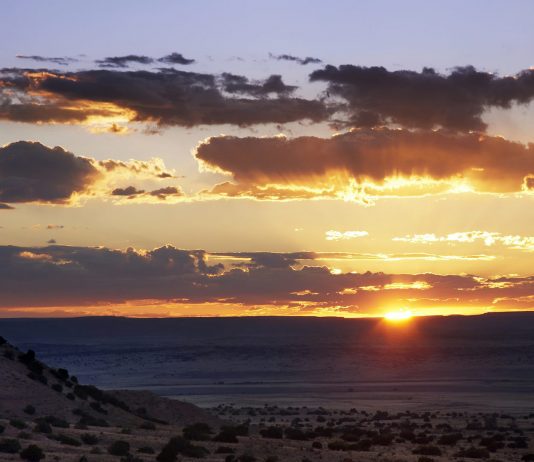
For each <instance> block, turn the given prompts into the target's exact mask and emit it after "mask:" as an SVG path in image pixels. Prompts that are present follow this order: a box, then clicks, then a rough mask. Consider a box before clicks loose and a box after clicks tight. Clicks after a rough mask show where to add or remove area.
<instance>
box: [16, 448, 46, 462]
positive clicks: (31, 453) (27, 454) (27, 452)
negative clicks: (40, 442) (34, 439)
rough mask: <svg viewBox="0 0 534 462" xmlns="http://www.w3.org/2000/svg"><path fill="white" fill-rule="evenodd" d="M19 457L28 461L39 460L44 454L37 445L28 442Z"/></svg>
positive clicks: (34, 461) (36, 461) (35, 461)
mask: <svg viewBox="0 0 534 462" xmlns="http://www.w3.org/2000/svg"><path fill="white" fill-rule="evenodd" d="M20 458H21V459H23V460H28V461H29V462H39V461H40V460H41V459H44V458H45V454H44V452H43V450H42V449H41V448H40V447H39V446H37V445H35V444H30V445H29V446H28V447H27V448H26V449H24V450H22V451H21V453H20Z"/></svg>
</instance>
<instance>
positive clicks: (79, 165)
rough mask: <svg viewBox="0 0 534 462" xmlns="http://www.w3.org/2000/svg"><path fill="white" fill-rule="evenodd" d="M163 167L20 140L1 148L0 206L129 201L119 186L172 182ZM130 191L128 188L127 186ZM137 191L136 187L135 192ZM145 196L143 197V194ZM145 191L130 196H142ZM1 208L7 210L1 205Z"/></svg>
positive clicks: (167, 192) (174, 192)
mask: <svg viewBox="0 0 534 462" xmlns="http://www.w3.org/2000/svg"><path fill="white" fill-rule="evenodd" d="M172 176H173V175H172V173H170V172H169V171H168V170H167V169H166V168H165V165H164V164H163V162H162V161H161V160H159V159H152V160H150V161H139V160H131V161H128V162H124V161H117V160H102V161H99V160H96V159H93V158H89V157H80V156H77V155H75V154H73V153H71V152H69V151H66V150H64V149H63V148H61V147H54V148H50V147H47V146H44V145H43V144H41V143H37V142H29V141H18V142H15V143H11V144H8V145H6V146H3V147H0V202H2V203H12V204H16V203H25V202H31V203H45V204H63V205H69V204H74V203H76V202H77V201H78V200H79V199H81V198H84V197H85V198H88V197H108V198H111V197H112V196H117V195H118V196H122V195H126V196H130V194H120V193H119V194H117V191H126V192H127V191H128V188H126V189H123V190H121V189H120V188H119V189H117V188H116V189H113V191H112V190H111V188H112V186H113V185H114V184H117V183H121V182H124V181H131V180H137V181H141V180H153V181H158V180H162V179H166V178H172ZM130 188H131V187H130ZM134 189H135V188H134ZM141 193H143V194H141ZM144 193H145V191H140V192H139V191H137V190H135V193H134V192H132V193H131V196H136V197H137V196H142V195H145V194H144ZM148 195H149V196H150V197H153V198H159V199H165V198H166V197H167V196H173V197H175V196H178V195H181V191H180V190H179V189H178V188H176V187H166V188H159V189H156V190H155V191H151V192H149V193H148ZM0 208H4V209H8V208H10V206H7V205H6V204H4V207H0Z"/></svg>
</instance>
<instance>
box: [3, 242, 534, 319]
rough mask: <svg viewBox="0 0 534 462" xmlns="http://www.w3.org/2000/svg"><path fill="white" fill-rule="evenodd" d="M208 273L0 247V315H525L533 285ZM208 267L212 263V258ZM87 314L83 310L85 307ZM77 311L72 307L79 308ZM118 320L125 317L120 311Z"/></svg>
mask: <svg viewBox="0 0 534 462" xmlns="http://www.w3.org/2000/svg"><path fill="white" fill-rule="evenodd" d="M240 258H241V260H242V263H241V264H239V265H238V266H236V265H233V266H231V265H226V266H224V265H222V264H221V263H217V264H214V263H213V262H212V258H210V256H209V255H208V254H206V253H205V252H204V251H200V250H195V251H187V250H180V249H176V248H174V247H171V246H167V247H161V248H158V249H154V250H151V251H138V250H133V249H128V250H125V251H119V250H112V249H108V248H88V247H61V246H50V247H45V248H27V247H14V246H9V247H0V276H1V277H0V291H1V293H2V300H1V302H0V303H1V308H0V310H2V312H3V313H4V314H5V313H8V312H9V310H10V309H15V308H17V309H20V308H32V307H33V308H35V309H38V307H43V308H45V307H71V308H72V307H85V308H83V309H84V310H86V311H87V310H89V311H88V312H91V311H90V310H91V309H93V308H94V309H95V311H96V310H97V309H98V308H99V307H100V308H101V307H103V306H121V305H128V304H131V303H136V304H137V305H139V304H142V303H146V306H147V309H146V314H147V315H149V314H150V309H151V308H150V306H155V307H158V306H174V305H180V306H184V305H186V306H190V310H191V313H192V314H194V313H195V307H198V306H200V305H203V304H211V306H212V307H215V308H214V310H215V312H216V307H217V305H220V306H223V305H227V304H233V305H237V306H239V307H240V309H242V313H251V312H254V310H260V312H261V313H265V311H264V310H268V311H267V312H268V313H269V314H288V313H290V314H318V315H320V314H339V315H380V314H383V313H384V311H385V310H389V309H391V308H392V307H397V308H398V307H399V306H403V307H409V308H411V309H413V310H414V312H416V313H417V312H418V311H419V312H428V310H431V309H432V308H436V307H437V308H441V309H443V308H447V309H449V310H452V312H461V313H469V312H480V311H488V310H507V309H529V308H534V278H532V277H496V278H482V277H476V276H469V275H436V274H430V273H424V274H384V273H369V272H367V273H337V272H332V271H331V270H330V269H329V268H327V267H326V266H304V265H302V264H300V263H299V261H300V260H301V259H306V260H310V259H312V260H313V259H314V258H318V256H317V255H314V254H310V253H297V254H272V253H267V252H263V253H249V254H240ZM213 261H217V260H216V259H213ZM91 307H93V308H91ZM80 309H81V308H80ZM124 314H128V313H127V312H125V313H124Z"/></svg>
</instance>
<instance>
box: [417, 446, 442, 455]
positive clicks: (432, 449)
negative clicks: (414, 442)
mask: <svg viewBox="0 0 534 462" xmlns="http://www.w3.org/2000/svg"><path fill="white" fill-rule="evenodd" d="M412 453H413V454H416V455H419V456H441V449H440V448H438V447H437V446H419V447H417V448H415V449H414V450H413V451H412Z"/></svg>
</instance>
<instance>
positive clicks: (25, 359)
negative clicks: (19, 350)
mask: <svg viewBox="0 0 534 462" xmlns="http://www.w3.org/2000/svg"><path fill="white" fill-rule="evenodd" d="M19 361H20V362H21V363H24V364H30V363H31V362H33V361H35V351H33V350H28V351H27V352H26V353H23V354H21V355H20V356H19Z"/></svg>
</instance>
